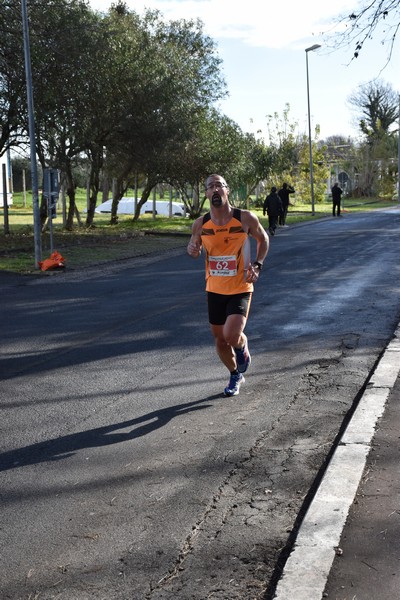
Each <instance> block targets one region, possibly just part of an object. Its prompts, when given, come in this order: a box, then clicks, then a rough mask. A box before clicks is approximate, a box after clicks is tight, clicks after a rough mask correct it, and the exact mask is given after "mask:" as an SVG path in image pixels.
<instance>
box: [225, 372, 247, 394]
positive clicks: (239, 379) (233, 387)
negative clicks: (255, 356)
mask: <svg viewBox="0 0 400 600" xmlns="http://www.w3.org/2000/svg"><path fill="white" fill-rule="evenodd" d="M244 382H245V379H244V377H243V375H242V374H241V373H237V374H233V375H231V378H230V379H229V383H228V385H227V386H226V388H225V389H224V396H237V395H238V393H239V390H240V386H241V384H242V383H244Z"/></svg>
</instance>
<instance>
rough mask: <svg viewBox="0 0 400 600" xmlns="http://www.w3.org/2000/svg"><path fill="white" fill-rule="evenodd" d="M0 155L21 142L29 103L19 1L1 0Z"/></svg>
mask: <svg viewBox="0 0 400 600" xmlns="http://www.w3.org/2000/svg"><path fill="white" fill-rule="evenodd" d="M0 36H1V45H0V156H1V155H2V154H4V152H5V150H7V148H8V147H11V146H15V145H17V144H18V142H17V137H18V134H19V133H20V130H21V119H22V114H23V112H24V107H25V106H26V80H25V66H24V52H23V35H22V17H21V8H20V3H19V2H13V0H0Z"/></svg>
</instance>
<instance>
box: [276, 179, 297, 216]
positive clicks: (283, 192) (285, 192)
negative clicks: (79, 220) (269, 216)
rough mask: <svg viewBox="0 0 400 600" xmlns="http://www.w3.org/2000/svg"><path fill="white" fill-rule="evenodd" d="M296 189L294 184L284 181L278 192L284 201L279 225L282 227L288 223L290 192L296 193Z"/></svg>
mask: <svg viewBox="0 0 400 600" xmlns="http://www.w3.org/2000/svg"><path fill="white" fill-rule="evenodd" d="M294 192H295V190H294V188H292V186H290V185H288V184H287V183H284V184H283V185H282V187H281V189H280V190H279V192H278V195H279V198H280V199H281V201H282V214H281V215H280V217H279V225H280V226H281V227H285V226H287V225H286V217H287V213H288V208H289V204H290V200H289V194H294Z"/></svg>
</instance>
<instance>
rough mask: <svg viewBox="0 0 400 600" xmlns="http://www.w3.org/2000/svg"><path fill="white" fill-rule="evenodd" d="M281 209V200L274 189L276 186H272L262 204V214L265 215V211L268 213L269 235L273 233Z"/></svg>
mask: <svg viewBox="0 0 400 600" xmlns="http://www.w3.org/2000/svg"><path fill="white" fill-rule="evenodd" d="M282 211H283V208H282V200H281V199H280V197H279V195H278V193H277V191H276V187H272V188H271V192H270V193H269V194H268V196H267V197H266V198H265V200H264V205H263V215H264V216H265V213H267V215H268V231H269V233H270V234H271V235H275V230H276V228H277V225H278V219H279V217H280V216H281V215H282Z"/></svg>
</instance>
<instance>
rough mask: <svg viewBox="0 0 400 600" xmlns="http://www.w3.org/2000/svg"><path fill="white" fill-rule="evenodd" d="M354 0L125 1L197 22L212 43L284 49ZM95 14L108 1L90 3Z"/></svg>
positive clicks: (313, 32) (318, 30) (322, 26)
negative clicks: (224, 41)
mask: <svg viewBox="0 0 400 600" xmlns="http://www.w3.org/2000/svg"><path fill="white" fill-rule="evenodd" d="M356 1H357V0H336V2H335V3H332V4H331V3H327V2H321V0H303V1H302V2H299V1H298V0H285V1H283V2H282V1H281V2H280V3H279V2H277V3H275V2H274V3H272V2H270V1H268V0H246V2H240V3H239V2H232V0H150V1H149V0H148V1H147V2H146V1H141V0H126V4H127V5H128V7H129V8H131V9H132V10H135V11H137V12H139V13H143V12H144V10H145V9H146V8H151V9H157V10H159V11H160V12H161V13H162V14H163V15H164V17H165V18H166V19H194V18H199V19H201V20H202V21H203V23H204V24H205V32H206V33H207V34H208V35H210V36H211V37H213V38H214V39H215V40H217V41H218V40H219V39H226V38H231V39H237V40H241V41H242V42H244V43H245V44H248V45H250V46H258V47H267V48H284V47H290V46H293V45H295V44H296V42H297V41H299V42H300V41H301V42H303V41H304V40H306V39H310V38H312V37H313V36H318V35H320V34H321V32H322V31H325V30H326V29H327V27H328V26H329V24H331V23H332V22H333V20H334V19H335V17H337V15H338V14H339V13H341V12H343V11H344V12H347V11H350V10H352V9H353V8H354V4H355V3H356ZM90 4H91V6H92V7H93V8H95V9H97V10H103V11H105V10H107V9H108V7H109V6H110V4H111V2H110V1H108V0H90Z"/></svg>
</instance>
